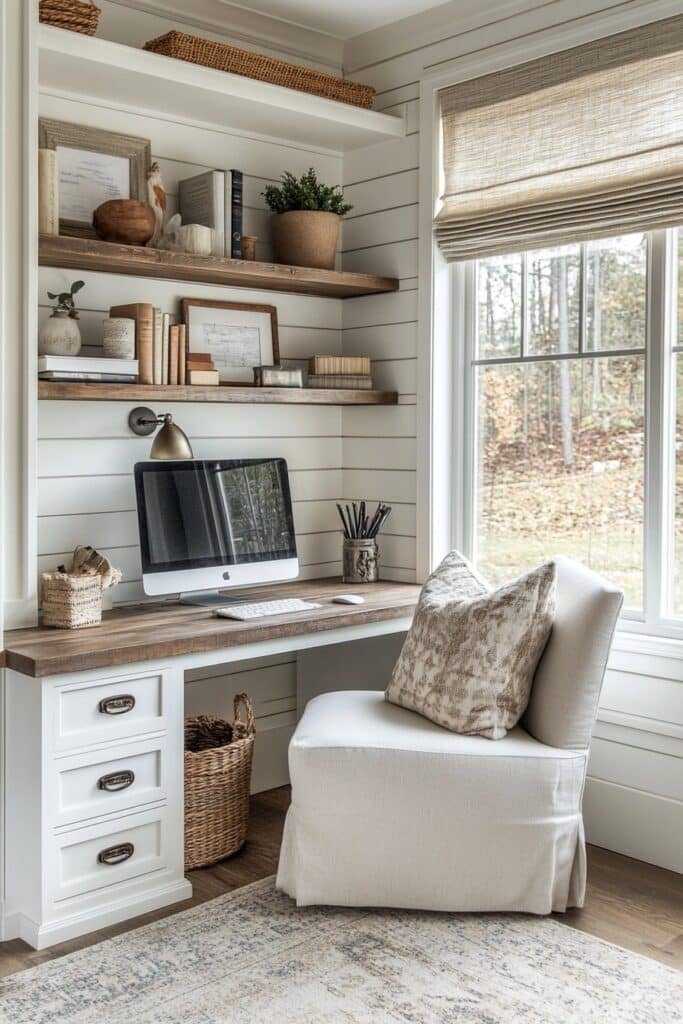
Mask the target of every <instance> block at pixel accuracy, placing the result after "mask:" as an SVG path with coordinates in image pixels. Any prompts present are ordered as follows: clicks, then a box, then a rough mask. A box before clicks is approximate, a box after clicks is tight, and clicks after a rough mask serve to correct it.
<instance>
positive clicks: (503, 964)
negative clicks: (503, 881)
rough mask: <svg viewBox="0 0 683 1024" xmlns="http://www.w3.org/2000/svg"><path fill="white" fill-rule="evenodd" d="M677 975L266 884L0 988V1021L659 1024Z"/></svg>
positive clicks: (532, 936) (638, 960) (677, 987)
mask: <svg viewBox="0 0 683 1024" xmlns="http://www.w3.org/2000/svg"><path fill="white" fill-rule="evenodd" d="M682 980H683V975H682V974H679V973H677V972H676V971H674V970H672V969H671V968H668V967H664V966H662V965H661V964H658V963H655V962H654V961H652V960H647V959H645V958H643V957H640V956H637V955H636V954H634V953H629V952H626V951H625V950H623V949H619V948H618V947H616V946H612V945H609V944H608V943H605V942H602V941H600V940H599V939H594V938H592V937H590V936H587V935H585V934H583V933H581V932H578V931H576V930H575V929H573V928H569V927H567V926H566V925H562V924H558V923H557V922H555V921H553V920H550V919H547V918H534V917H529V916H522V915H511V914H505V915H497V914H481V915H480V914H432V913H416V912H414V911H405V912H404V911H358V910H344V909H342V910H337V909H329V908H315V909H306V910H297V909H296V907H295V906H294V904H293V903H292V902H291V901H290V900H289V899H287V898H286V897H285V896H283V895H282V894H280V893H278V892H276V891H275V888H274V883H273V879H272V878H271V879H265V880H264V881H261V882H256V883H255V884H254V885H250V886H247V887H245V888H244V889H239V890H237V891H236V892H234V893H231V894H229V895H227V896H221V897H219V898H218V899H215V900H211V901H210V902H208V903H204V904H202V905H201V906H199V907H196V908H194V909H192V910H188V911H185V912H183V913H180V914H174V915H172V916H171V917H167V918H164V919H163V920H161V921H156V922H154V923H153V924H150V925H146V926H144V927H143V928H139V929H137V930H135V931H131V932H126V933H125V934H123V935H120V936H118V937H117V938H114V939H110V940H108V941H106V942H102V943H100V944H99V945H97V946H91V947H90V948H88V949H84V950H81V951H80V952H77V953H73V954H70V955H69V956H66V957H62V958H60V959H57V960H53V961H51V962H50V963H48V964H43V965H41V966H40V967H34V968H31V969H30V970H27V971H22V972H20V973H19V974H15V975H13V976H11V977H10V978H9V979H7V980H6V981H5V982H4V984H3V985H2V986H1V987H0V1021H2V1024H47V1022H50V1024H57V1022H58V1024H86V1022H87V1024H224V1022H229V1024H382V1022H384V1021H386V1022H392V1024H393V1022H396V1024H432V1022H439V1024H465V1022H467V1024H499V1022H500V1024H517V1022H519V1024H574V1022H577V1024H578V1022H581V1024H587V1022H596V1024H597V1022H600V1024H673V1022H675V1021H680V1020H681V1019H682V1018H681V1012H682V1008H683V984H682Z"/></svg>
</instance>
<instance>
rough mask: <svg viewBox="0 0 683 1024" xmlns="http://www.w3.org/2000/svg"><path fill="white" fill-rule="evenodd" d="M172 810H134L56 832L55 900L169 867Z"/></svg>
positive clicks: (53, 896) (89, 891)
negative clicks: (102, 822) (95, 823)
mask: <svg viewBox="0 0 683 1024" xmlns="http://www.w3.org/2000/svg"><path fill="white" fill-rule="evenodd" d="M167 829H168V825H167V813H166V809H165V808H163V807H162V808H157V809H156V810H155V811H149V812H147V813H146V814H138V815H128V816H127V817H125V818H121V819H119V820H118V821H117V822H116V823H112V822H109V823H108V824H107V825H100V826H93V827H91V828H85V829H77V830H75V831H73V832H67V833H64V834H62V835H58V836H55V838H54V843H55V852H54V860H53V867H54V878H53V883H52V886H51V888H52V893H51V897H52V900H53V901H54V902H55V903H58V902H59V901H60V900H65V899H69V898H70V897H73V896H81V895H83V894H85V893H94V892H96V891H97V890H100V889H103V888H105V887H107V889H108V890H109V892H108V896H110V895H111V886H112V885H116V884H117V883H119V882H125V881H128V880H129V879H131V878H136V877H137V876H139V875H144V874H148V873H149V872H151V871H158V870H160V869H161V868H163V867H165V866H166V848H167V844H168V833H167Z"/></svg>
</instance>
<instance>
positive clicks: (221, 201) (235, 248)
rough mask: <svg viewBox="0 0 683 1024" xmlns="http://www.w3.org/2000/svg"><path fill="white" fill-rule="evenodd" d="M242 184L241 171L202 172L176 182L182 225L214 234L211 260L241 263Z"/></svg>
mask: <svg viewBox="0 0 683 1024" xmlns="http://www.w3.org/2000/svg"><path fill="white" fill-rule="evenodd" d="M242 206H243V184H242V172H241V171H234V170H233V171H204V172H203V173H202V174H195V175H194V176H193V177H192V178H184V179H183V180H182V181H179V182H178V212H179V213H180V216H181V217H182V221H183V224H203V225H204V226H205V227H207V228H213V231H214V247H213V255H214V256H227V257H228V258H229V259H234V260H241V259H242Z"/></svg>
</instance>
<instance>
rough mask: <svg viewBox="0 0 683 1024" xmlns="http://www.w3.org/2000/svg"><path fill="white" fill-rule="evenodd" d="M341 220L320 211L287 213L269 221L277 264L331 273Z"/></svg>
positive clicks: (277, 214) (332, 214)
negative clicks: (314, 268)
mask: <svg viewBox="0 0 683 1024" xmlns="http://www.w3.org/2000/svg"><path fill="white" fill-rule="evenodd" d="M340 223H341V217H340V216H339V215H338V214H336V213H328V212H327V211H324V210H290V211H289V212H288V213H276V214H275V215H274V216H273V217H271V219H270V224H271V231H272V236H273V248H274V249H275V258H276V260H277V261H278V263H288V264H289V265H290V266H293V267H316V268H318V269H319V270H334V260H335V256H336V254H337V239H338V238H339V225H340Z"/></svg>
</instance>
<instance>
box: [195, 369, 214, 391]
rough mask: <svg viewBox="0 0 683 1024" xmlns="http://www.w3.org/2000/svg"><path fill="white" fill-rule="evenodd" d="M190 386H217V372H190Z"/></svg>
mask: <svg viewBox="0 0 683 1024" xmlns="http://www.w3.org/2000/svg"><path fill="white" fill-rule="evenodd" d="M189 375H190V384H204V385H211V386H212V387H213V386H214V385H218V384H219V383H220V377H219V376H218V370H190V371H189Z"/></svg>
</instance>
